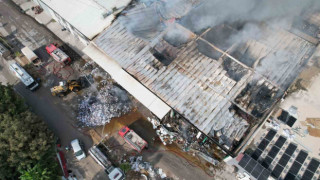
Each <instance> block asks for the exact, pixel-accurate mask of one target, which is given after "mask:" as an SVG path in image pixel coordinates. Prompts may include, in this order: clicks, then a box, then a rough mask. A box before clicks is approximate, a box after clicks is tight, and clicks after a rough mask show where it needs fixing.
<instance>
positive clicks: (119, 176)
mask: <svg viewBox="0 0 320 180" xmlns="http://www.w3.org/2000/svg"><path fill="white" fill-rule="evenodd" d="M89 154H90V155H91V156H92V158H93V159H94V160H95V161H96V162H97V163H98V164H99V165H100V166H102V167H103V168H104V169H105V172H106V173H107V174H108V177H109V179H110V180H123V179H124V177H125V175H124V173H123V172H122V171H121V169H120V168H118V167H114V166H113V165H112V163H111V162H110V161H109V160H108V158H107V155H106V154H105V153H103V149H101V147H100V148H99V146H93V147H91V148H90V149H89Z"/></svg>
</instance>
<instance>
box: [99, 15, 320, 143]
mask: <svg viewBox="0 0 320 180" xmlns="http://www.w3.org/2000/svg"><path fill="white" fill-rule="evenodd" d="M175 26H178V27H179V26H180V25H178V24H176V25H175ZM170 28H172V26H171V27H169V28H168V29H167V31H170ZM186 32H187V33H189V34H190V33H191V34H193V33H192V32H190V31H188V30H187V29H186ZM209 32H210V31H206V33H209ZM164 33H165V32H163V33H162V35H164ZM206 33H203V35H202V36H196V35H194V34H193V36H192V37H190V41H188V43H187V44H185V45H183V46H180V47H173V46H171V45H170V44H168V43H166V42H163V41H164V40H163V39H162V36H161V35H160V36H159V37H158V38H156V39H155V40H153V41H152V42H150V43H149V42H145V41H143V40H141V39H139V38H136V37H134V36H133V35H131V34H130V33H128V32H127V31H126V29H125V28H124V27H123V26H122V25H121V24H120V23H119V22H117V21H116V22H115V23H113V25H112V26H111V27H110V28H109V29H107V30H106V31H105V32H103V33H102V34H101V35H100V36H99V37H97V39H96V40H95V41H94V42H95V44H96V45H97V46H98V47H99V48H100V49H101V50H103V51H104V52H105V53H106V54H108V55H109V56H110V57H112V58H114V60H116V61H117V62H118V63H119V64H120V65H121V66H122V67H123V68H124V69H125V70H126V71H128V72H129V73H130V74H131V75H132V76H134V77H135V78H136V79H138V80H139V81H140V82H141V83H142V84H144V85H145V86H146V87H147V88H149V89H150V90H151V91H152V92H153V93H155V94H156V95H157V96H158V97H160V98H161V99H162V100H163V101H165V102H166V103H167V104H169V105H170V106H171V107H172V108H174V109H175V110H176V111H178V112H179V113H181V114H182V115H183V116H184V117H185V118H187V119H188V120H189V121H190V122H191V123H193V124H194V125H195V126H196V127H197V128H199V129H200V130H201V131H203V132H204V133H206V134H211V135H214V134H215V133H216V132H217V131H220V130H221V132H222V134H223V135H225V136H226V137H228V138H230V139H231V140H233V139H234V138H236V139H241V137H242V135H243V134H244V133H245V131H246V130H247V128H248V122H247V121H246V120H244V119H243V118H242V117H240V116H239V115H237V114H236V113H235V112H234V110H233V105H236V106H238V107H239V108H240V109H241V110H243V111H245V112H246V113H248V114H249V115H251V114H253V116H256V114H259V113H260V114H261V113H262V114H263V113H264V112H267V108H269V107H270V106H271V105H272V104H273V103H274V102H275V100H276V99H277V98H278V97H280V96H281V95H282V94H283V93H284V90H286V88H287V87H288V86H289V85H290V84H291V83H292V81H293V80H294V79H295V77H296V76H297V75H298V73H299V72H300V70H301V68H302V67H303V65H304V64H305V63H306V62H307V60H308V57H310V55H311V54H312V53H313V51H314V47H315V46H314V44H312V43H310V42H308V41H306V40H304V39H302V38H300V37H298V36H296V35H294V34H292V33H290V32H288V31H285V30H282V29H278V30H274V29H273V30H272V29H266V31H265V32H263V33H264V36H263V38H261V39H259V40H250V41H248V42H246V43H244V44H242V46H243V45H244V47H242V50H241V48H240V46H238V45H232V46H231V47H230V48H227V50H226V51H223V50H221V49H219V48H218V47H217V46H215V44H214V43H212V42H209V40H207V39H205V35H206ZM199 40H200V41H203V42H205V43H207V44H208V46H209V47H212V49H215V51H217V52H219V53H221V54H222V55H221V57H220V58H217V59H213V58H209V57H208V56H205V55H204V54H202V53H201V52H200V51H199V45H198V43H197V42H198V41H199ZM159 44H160V45H159ZM157 46H162V47H163V48H160V49H161V50H171V51H172V52H173V54H174V55H175V58H174V60H173V61H172V62H171V63H170V64H169V65H168V66H165V65H164V64H163V63H162V62H161V58H158V59H157V58H156V57H155V55H153V52H154V51H157V49H156V48H154V47H157ZM238 48H239V49H240V50H239V49H238ZM243 48H244V50H243ZM235 50H239V53H240V54H238V56H233V55H234V54H233V52H234V51H235ZM172 52H171V53H172ZM160 53H161V52H160ZM246 53H249V55H248V56H249V58H253V62H249V63H248V62H247V61H244V60H245V59H246V58H248V57H247V56H244V58H241V57H242V55H245V54H246ZM168 54H169V55H170V52H169V53H168ZM163 58H165V57H163ZM270 63H271V64H270ZM271 65H275V67H271ZM269 66H270V67H271V68H270V67H269ZM251 85H252V86H251ZM269 91H270V92H269ZM263 92H265V94H263ZM248 93H249V94H248ZM261 94H262V95H261ZM259 96H268V98H269V99H263V98H265V97H259ZM269 96H270V97H269ZM256 97H257V100H252V99H254V98H256ZM259 98H260V99H262V100H261V102H260V99H259ZM236 99H237V100H238V101H235V100H236ZM239 100H241V101H239ZM261 103H265V105H261ZM258 106H260V107H258ZM256 117H259V116H256Z"/></svg>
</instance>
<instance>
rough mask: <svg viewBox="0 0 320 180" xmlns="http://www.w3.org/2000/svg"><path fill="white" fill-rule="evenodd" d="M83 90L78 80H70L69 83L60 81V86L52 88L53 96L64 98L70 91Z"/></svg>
mask: <svg viewBox="0 0 320 180" xmlns="http://www.w3.org/2000/svg"><path fill="white" fill-rule="evenodd" d="M81 88H82V85H81V83H80V81H78V80H68V81H60V82H59V85H58V86H54V87H52V88H51V89H50V90H51V94H52V95H53V96H59V97H63V96H65V95H67V94H68V93H69V92H70V91H72V92H78V91H80V90H81Z"/></svg>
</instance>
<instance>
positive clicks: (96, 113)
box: [77, 83, 131, 127]
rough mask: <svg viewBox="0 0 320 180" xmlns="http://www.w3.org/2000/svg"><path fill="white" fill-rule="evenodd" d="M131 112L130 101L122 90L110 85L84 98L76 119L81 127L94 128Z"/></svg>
mask: <svg viewBox="0 0 320 180" xmlns="http://www.w3.org/2000/svg"><path fill="white" fill-rule="evenodd" d="M130 110H131V103H130V100H129V98H128V96H127V94H126V92H125V91H124V90H122V89H121V88H119V87H118V86H115V85H113V84H111V83H109V84H107V85H106V86H105V87H103V88H102V89H100V91H99V93H98V94H97V95H94V94H91V95H90V96H86V97H85V99H83V100H82V101H81V102H80V104H79V106H78V117H77V119H78V120H79V121H80V122H81V124H82V126H87V127H94V126H101V125H104V124H106V123H109V122H110V120H111V118H114V117H120V116H121V115H123V114H126V113H128V112H129V111H130Z"/></svg>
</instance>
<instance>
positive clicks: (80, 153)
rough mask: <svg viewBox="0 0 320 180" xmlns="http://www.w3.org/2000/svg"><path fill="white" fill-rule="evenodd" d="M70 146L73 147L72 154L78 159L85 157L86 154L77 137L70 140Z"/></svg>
mask: <svg viewBox="0 0 320 180" xmlns="http://www.w3.org/2000/svg"><path fill="white" fill-rule="evenodd" d="M71 147H72V149H73V152H74V155H75V156H76V158H77V159H78V160H79V161H80V160H81V159H84V158H85V157H86V154H85V153H84V151H83V150H82V147H81V146H80V142H79V139H75V140H73V141H71Z"/></svg>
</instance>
